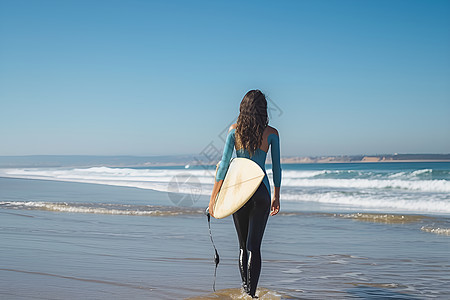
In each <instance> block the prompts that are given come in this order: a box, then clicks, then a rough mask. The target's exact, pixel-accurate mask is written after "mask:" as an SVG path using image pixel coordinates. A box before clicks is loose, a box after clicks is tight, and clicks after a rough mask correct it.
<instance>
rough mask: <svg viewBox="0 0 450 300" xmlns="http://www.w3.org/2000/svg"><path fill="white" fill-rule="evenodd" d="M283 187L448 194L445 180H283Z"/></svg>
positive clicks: (447, 182) (449, 190) (449, 187)
mask: <svg viewBox="0 0 450 300" xmlns="http://www.w3.org/2000/svg"><path fill="white" fill-rule="evenodd" d="M283 186H291V187H327V188H353V189H403V190H411V191H423V192H438V193H450V181H447V180H398V179H394V180H387V179H356V178H353V179H292V178H284V181H283Z"/></svg>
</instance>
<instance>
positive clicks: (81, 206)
mask: <svg viewBox="0 0 450 300" xmlns="http://www.w3.org/2000/svg"><path fill="white" fill-rule="evenodd" d="M206 203H207V197H206V196H201V197H199V199H198V200H197V202H196V203H195V207H178V206H175V205H173V202H172V201H171V198H169V197H168V195H167V193H161V192H155V191H152V190H145V189H137V188H131V187H117V186H105V185H93V184H85V183H71V182H55V181H42V180H27V179H11V178H0V240H1V247H0V298H2V299H3V298H4V299H86V298H89V299H124V298H128V299H143V298H151V299H182V298H194V299H240V297H241V296H242V293H241V291H240V288H239V287H240V276H239V273H238V268H237V255H238V249H237V238H236V234H235V231H234V227H233V224H232V220H231V218H226V219H224V220H213V221H212V224H211V225H212V232H213V236H214V241H215V243H216V246H217V248H218V250H219V253H220V258H221V262H220V264H219V268H218V270H217V282H216V288H217V292H216V293H213V292H212V285H213V273H214V262H213V254H214V252H213V248H212V245H211V242H210V240H209V234H208V227H207V221H206V217H205V216H204V215H203V214H202V211H203V207H205V206H206ZM294 204H295V203H292V202H282V213H280V214H279V215H278V216H275V217H271V218H269V222H268V227H267V230H266V233H265V237H264V241H263V246H262V256H263V269H262V274H261V279H260V284H259V287H260V288H259V290H258V293H259V295H260V296H261V299H326V298H333V299H349V298H356V299H380V298H390V299H448V298H450V290H449V288H448V282H449V281H450V271H449V270H450V268H449V267H450V251H448V250H449V249H450V236H449V235H448V228H450V224H449V218H448V215H446V214H436V213H434V214H420V213H410V212H408V213H399V212H396V211H367V209H361V210H359V209H358V208H353V210H351V208H349V207H339V206H329V205H328V204H327V205H323V206H314V205H312V206H305V205H303V206H294ZM300 208H301V209H300ZM304 208H309V210H308V209H304ZM316 208H319V209H316Z"/></svg>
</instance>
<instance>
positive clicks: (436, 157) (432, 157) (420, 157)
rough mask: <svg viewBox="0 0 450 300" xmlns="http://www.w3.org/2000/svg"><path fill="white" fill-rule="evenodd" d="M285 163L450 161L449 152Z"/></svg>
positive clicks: (309, 158)
mask: <svg viewBox="0 0 450 300" xmlns="http://www.w3.org/2000/svg"><path fill="white" fill-rule="evenodd" d="M281 162H282V163H285V164H314V163H377V162H450V154H383V155H342V156H315V157H314V156H306V157H295V156H291V157H283V158H282V159H281Z"/></svg>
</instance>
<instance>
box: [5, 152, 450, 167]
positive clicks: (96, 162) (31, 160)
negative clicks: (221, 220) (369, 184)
mask: <svg viewBox="0 0 450 300" xmlns="http://www.w3.org/2000/svg"><path fill="white" fill-rule="evenodd" d="M219 160H220V158H218V159H211V160H209V161H205V159H204V158H202V157H199V155H166V156H98V155H26V156H0V168H38V167H41V168H42V167H97V166H98V167H101V166H105V167H133V168H140V167H141V168H146V167H166V166H186V167H189V166H198V165H207V166H213V165H215V164H216V163H217V162H218V161H219ZM281 162H282V163H283V164H314V163H379V162H392V163H395V162H450V154H382V155H341V156H303V157H301V156H286V157H282V158H281ZM268 163H270V157H269V160H268Z"/></svg>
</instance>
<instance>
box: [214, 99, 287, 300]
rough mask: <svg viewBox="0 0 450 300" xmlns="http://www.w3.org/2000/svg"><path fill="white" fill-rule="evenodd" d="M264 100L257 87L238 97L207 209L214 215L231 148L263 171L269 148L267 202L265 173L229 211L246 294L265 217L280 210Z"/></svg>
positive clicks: (276, 155)
mask: <svg viewBox="0 0 450 300" xmlns="http://www.w3.org/2000/svg"><path fill="white" fill-rule="evenodd" d="M268 123H269V118H268V116H267V101H266V97H265V96H264V94H263V93H262V92H261V91H259V90H251V91H249V92H248V93H247V94H246V95H245V96H244V98H243V99H242V102H241V105H240V112H239V117H238V119H237V123H236V124H233V125H232V126H231V127H230V130H229V132H228V136H227V140H226V143H225V148H224V151H223V156H222V160H221V162H220V166H219V168H218V170H217V175H216V182H215V183H214V187H213V192H212V195H211V200H210V202H209V212H210V213H211V215H212V216H214V211H213V206H214V201H215V198H216V195H217V193H218V191H219V190H220V187H221V186H222V183H223V179H224V178H225V174H226V172H227V169H228V166H229V163H230V159H231V155H232V154H233V149H236V155H237V157H246V158H249V159H251V160H253V161H254V162H256V163H257V164H258V165H259V166H260V167H261V169H262V170H264V173H266V171H265V161H266V156H267V152H268V151H269V147H270V148H271V155H272V171H273V181H274V185H275V191H274V195H273V198H272V201H270V185H269V180H268V178H267V174H266V175H265V176H264V179H263V181H262V183H261V185H260V186H259V187H258V189H257V190H256V192H255V194H254V195H253V196H252V197H251V198H250V200H249V201H248V202H247V203H246V204H245V205H244V206H243V207H242V208H241V209H239V210H238V211H237V212H236V213H234V214H233V220H234V225H235V227H236V232H237V235H238V240H239V249H240V254H239V271H240V273H241V278H242V286H243V288H244V290H245V292H247V293H248V294H249V295H250V296H252V297H256V296H255V292H256V286H257V285H258V279H259V274H260V272H261V253H260V247H261V242H262V238H263V234H264V229H265V227H266V223H267V218H268V216H269V212H270V215H272V216H274V215H276V214H277V213H278V211H279V210H280V184H281V166H280V142H279V137H278V131H277V130H276V129H275V128H273V127H270V126H268Z"/></svg>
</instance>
